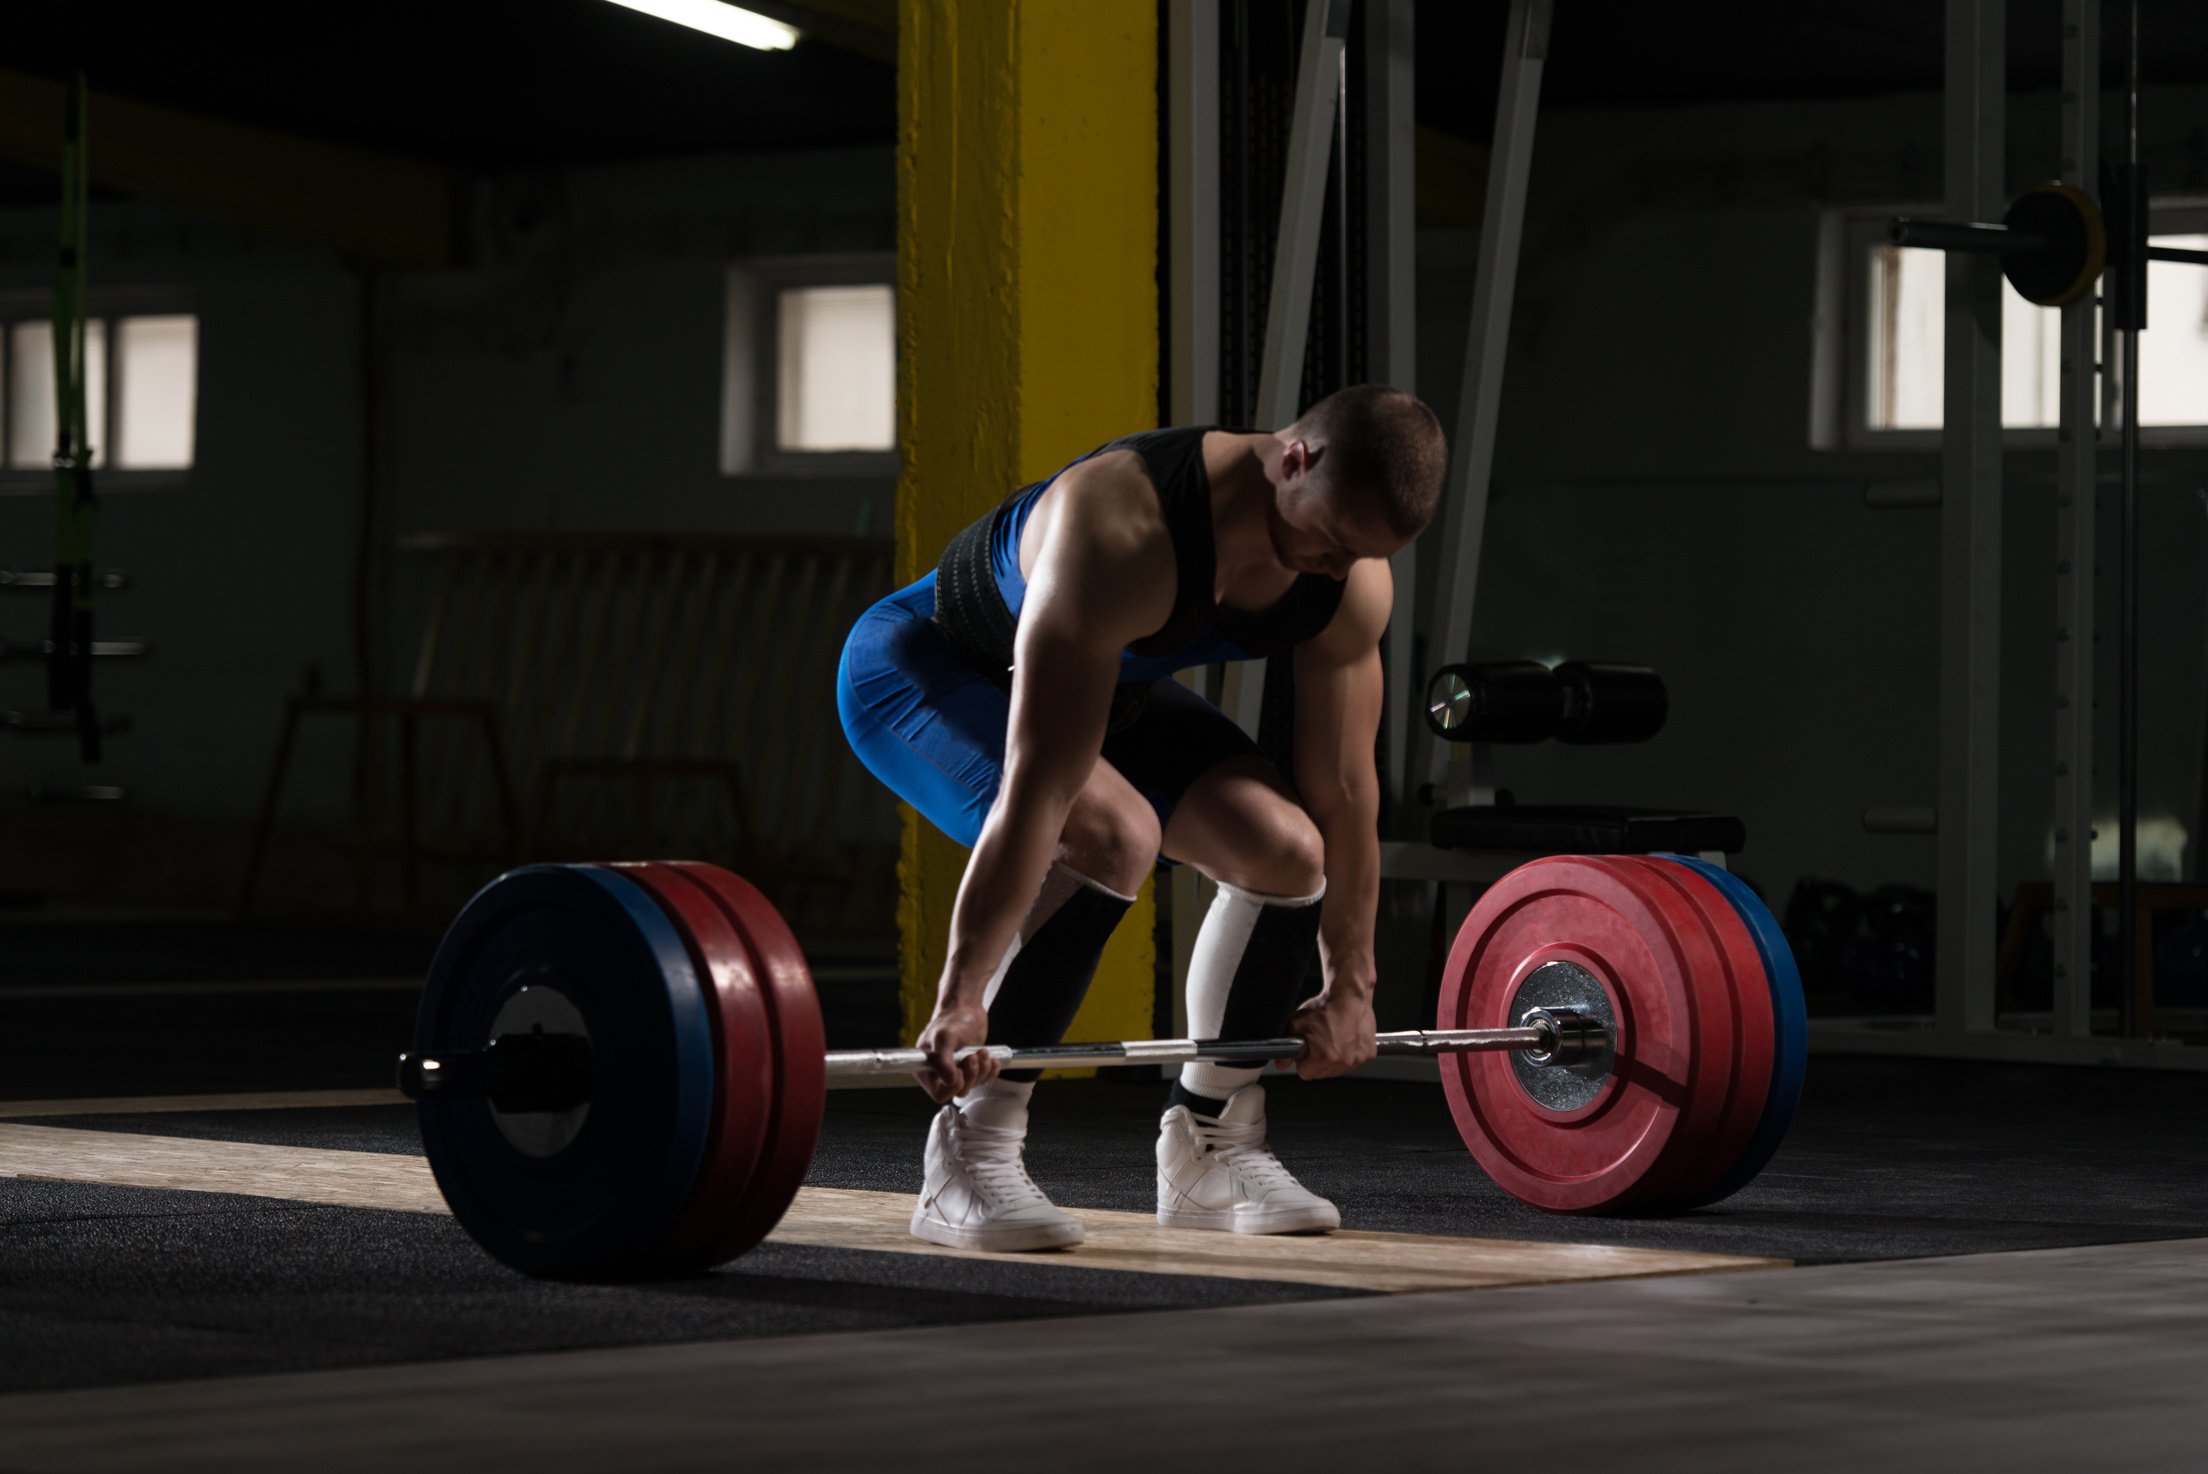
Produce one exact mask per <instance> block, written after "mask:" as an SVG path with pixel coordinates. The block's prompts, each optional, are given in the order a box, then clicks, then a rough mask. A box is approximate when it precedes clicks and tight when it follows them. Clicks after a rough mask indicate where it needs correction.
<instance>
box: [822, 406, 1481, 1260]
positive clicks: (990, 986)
mask: <svg viewBox="0 0 2208 1474" xmlns="http://www.w3.org/2000/svg"><path fill="white" fill-rule="evenodd" d="M1446 466H1447V451H1446V447H1445V444H1444V440H1443V436H1442V432H1441V427H1440V424H1439V422H1438V421H1437V420H1436V419H1435V418H1434V415H1433V412H1432V411H1431V410H1429V409H1428V408H1427V407H1426V406H1425V405H1424V404H1422V403H1420V402H1419V401H1418V400H1417V399H1416V398H1414V397H1413V396H1411V395H1409V394H1406V393H1403V392H1401V391H1399V390H1394V389H1388V388H1383V387H1378V386H1362V387H1358V388H1353V389H1345V390H1343V391H1341V392H1339V393H1337V394H1334V395H1331V396H1329V397H1328V398H1326V399H1324V400H1322V401H1320V402H1319V403H1318V404H1316V405H1314V406H1313V407H1312V408H1311V409H1310V410H1309V411H1307V412H1306V413H1305V414H1304V415H1303V417H1302V418H1301V419H1299V420H1297V421H1296V423H1295V424H1293V425H1290V426H1289V427H1287V428H1286V429H1283V430H1280V431H1277V432H1272V433H1262V432H1261V433H1239V432H1234V431H1227V430H1218V429H1210V428H1193V429H1168V430H1155V431H1148V432H1144V433H1140V434H1135V435H1130V436H1126V437H1123V438H1122V439H1119V440H1114V441H1112V442H1110V443H1109V444H1107V445H1105V446H1103V447H1101V448H1100V449H1098V450H1096V451H1093V452H1091V453H1090V454H1088V455H1086V456H1083V457H1081V458H1080V459H1079V460H1077V461H1075V462H1073V463H1072V464H1070V465H1068V466H1066V467H1065V468H1063V469H1062V470H1060V471H1059V472H1058V473H1057V474H1055V475H1053V476H1051V477H1050V478H1048V479H1046V480H1043V481H1039V482H1036V483H1034V484H1033V485H1031V486H1027V487H1024V488H1022V489H1021V490H1019V491H1017V492H1015V493H1013V494H1012V496H1011V497H1009V498H1008V499H1007V500H1006V501H1005V502H1004V503H1003V504H1001V505H1000V506H999V507H998V508H997V509H996V510H995V511H994V512H992V513H990V514H989V515H987V516H985V517H983V518H981V519H980V520H979V521H977V522H975V523H974V524H973V525H972V526H970V527H969V528H967V529H966V530H965V531H964V532H962V533H960V534H959V535H958V536H956V537H954V538H952V539H951V541H950V544H949V545H948V547H947V548H946V550H945V552H944V554H943V557H942V560H941V562H940V563H939V565H938V566H937V568H936V570H935V571H934V572H933V573H930V574H928V575H927V576H926V577H923V578H921V579H920V580H918V581H917V582H915V583H913V584H912V585H911V586H909V587H907V588H905V589H902V590H899V591H898V592H897V593H895V594H892V595H890V596H889V597H888V598H886V599H884V600H882V601H881V602H880V603H878V604H876V605H875V606H874V607H873V608H872V609H870V610H868V611H867V613H866V614H865V615H864V616H862V617H861V618H860V620H859V622H858V623H857V625H856V626H855V627H854V628H853V630H852V632H851V635H850V637H849V639H848V641H847V642H846V644H845V646H844V651H843V659H842V663H841V666H840V668H839V670H838V674H837V688H836V689H837V702H838V707H839V710H840V711H841V714H842V718H843V725H844V731H845V733H846V735H847V736H848V737H849V738H850V741H851V745H852V747H853V749H854V750H855V751H856V752H857V754H858V756H859V758H860V760H861V761H862V762H864V763H865V764H866V766H867V767H868V768H869V769H870V770H872V771H873V772H874V774H875V775H876V776H877V777H879V778H880V779H881V780H882V781H883V782H884V783H886V784H888V785H889V787H890V788H891V789H893V790H895V792H896V793H897V794H898V795H899V796H900V797H902V798H903V799H904V800H905V801H906V802H908V803H910V804H912V806H913V807H914V808H916V809H917V810H919V811H920V813H921V814H923V815H924V816H926V817H927V819H928V820H929V821H930V822H932V823H933V824H935V825H936V827H937V828H939V829H941V830H942V831H943V832H944V833H945V834H947V835H949V836H951V837H952V838H953V839H956V840H958V841H959V842H960V843H962V844H964V845H966V846H968V847H969V848H970V849H971V850H972V851H973V855H972V858H971V860H970V861H969V862H968V865H967V868H966V873H965V877H964V879H963V880H962V881H961V883H960V886H959V893H958V898H957V903H956V906H955V908H954V910H953V912H952V917H951V932H950V946H949V951H948V954H947V960H946V962H945V965H944V969H943V974H942V977H941V979H940V980H939V982H938V985H937V1001H936V1010H935V1015H934V1017H933V1018H932V1019H931V1020H930V1021H929V1023H928V1026H927V1028H926V1029H925V1030H924V1031H923V1032H922V1034H921V1036H920V1040H919V1044H920V1048H921V1050H922V1051H923V1052H924V1053H925V1055H926V1056H927V1057H928V1060H929V1063H928V1065H927V1067H926V1068H924V1069H922V1070H921V1071H920V1072H919V1075H918V1078H919V1080H920V1082H921V1084H922V1085H923V1086H924V1087H925V1088H926V1089H927V1091H928V1093H929V1095H930V1096H931V1097H933V1098H934V1099H935V1100H937V1101H938V1102H941V1103H942V1104H943V1109H942V1110H941V1111H940V1112H939V1113H938V1114H937V1115H936V1117H935V1119H934V1121H933V1123H932V1124H931V1126H930V1129H929V1133H928V1141H927V1147H926V1154H925V1158H926V1178H925V1185H924V1186H923V1188H922V1190H921V1194H920V1200H919V1203H918V1204H917V1206H916V1207H915V1209H914V1212H913V1216H912V1232H913V1233H914V1234H915V1235H916V1236H918V1237H920V1238H922V1239H926V1240H928V1241H931V1242H934V1243H939V1244H945V1245H950V1246H953V1247H959V1248H977V1249H998V1250H1007V1249H1043V1248H1055V1247H1062V1246H1065V1245H1069V1244H1074V1243H1078V1242H1080V1240H1081V1226H1080V1224H1079V1222H1078V1221H1077V1220H1075V1219H1074V1218H1073V1217H1071V1216H1070V1215H1068V1214H1066V1213H1063V1212H1061V1211H1059V1210H1058V1209H1057V1208H1056V1207H1055V1206H1053V1205H1052V1204H1051V1203H1050V1201H1049V1199H1048V1198H1047V1197H1046V1196H1044V1194H1043V1193H1042V1191H1041V1190H1040V1189H1039V1188H1038V1187H1036V1185H1035V1184H1034V1182H1033V1180H1032V1179H1031V1178H1029V1176H1028V1174H1027V1171H1026V1168H1025V1166H1024V1163H1023V1161H1022V1148H1023V1145H1024V1141H1025V1137H1026V1130H1027V1117H1028V1105H1029V1100H1030V1097H1031V1095H1032V1093H1033V1090H1034V1080H1035V1073H1034V1072H1031V1071H1016V1072H1011V1073H1008V1074H1005V1075H1003V1076H1001V1077H1000V1075H999V1066H998V1064H997V1062H996V1060H995V1059H994V1058H993V1057H992V1056H990V1055H988V1054H986V1053H978V1052H977V1053H970V1054H967V1055H965V1056H963V1057H960V1055H959V1051H960V1050H961V1049H962V1048H966V1047H968V1046H972V1045H978V1044H981V1043H984V1042H986V1041H994V1042H1007V1041H1009V1042H1018V1043H1033V1042H1049V1041H1054V1040H1058V1039H1061V1038H1063V1037H1064V1035H1065V1032H1066V1030H1067V1028H1068V1026H1069V1025H1070V1024H1071V1023H1072V1020H1073V1016H1074V1012H1075V1010H1076V1009H1077V1008H1078V1007H1079V1006H1080V1003H1081V999H1082V996H1083V994H1084V993H1085V992H1086V991H1087V988H1088V984H1089V980H1090V977H1091V976H1092V974H1093V973H1094V971H1095V968H1096V965H1097V960H1098V958H1099V956H1100V954H1101V953H1102V950H1103V947H1104V944H1105V942H1106V940H1107V939H1108V938H1109V937H1110V935H1111V933H1112V930H1113V928H1114V927H1115V926H1117V924H1118V923H1119V920H1120V918H1121V917H1122V916H1123V915H1125V913H1126V911H1127V908H1128V907H1129V906H1130V905H1131V904H1132V902H1133V896H1134V893H1135V891H1136V890H1137V889H1138V888H1139V887H1140V885H1141V883H1142V880H1143V877H1144V876H1146V875H1147V874H1149V872H1150V870H1151V868H1152V866H1153V865H1154V864H1155V863H1157V862H1158V861H1159V860H1160V859H1163V860H1165V861H1167V862H1170V863H1179V864H1188V865H1193V866H1194V867H1195V868H1196V869H1198V870H1199V871H1201V872H1202V873H1204V874H1205V875H1207V876H1209V877H1210V878H1211V879H1212V880H1214V881H1215V882H1217V883H1218V886H1219V892H1218V896H1217V898H1216V899H1215V901H1214V902H1213V904H1212V906H1211V908H1210V910H1209V912H1208V913H1207V914H1206V916H1205V917H1204V921H1203V924H1202V927H1201V929H1200V930H1199V932H1198V934H1197V939H1196V946H1195V952H1194V955H1193V957H1192V959H1191V962H1190V967H1189V981H1188V1000H1187V1001H1188V1019H1189V1030H1190V1032H1191V1034H1193V1035H1194V1036H1196V1037H1199V1038H1215V1037H1222V1036H1233V1037H1257V1038H1263V1037H1271V1036H1276V1035H1279V1034H1281V1033H1283V1032H1284V1031H1285V1032H1289V1033H1293V1034H1294V1035H1297V1036H1300V1037H1301V1038H1302V1039H1303V1040H1304V1041H1305V1046H1306V1047H1305V1053H1304V1055H1303V1057H1302V1059H1301V1060H1300V1061H1299V1064H1298V1069H1299V1070H1300V1071H1301V1073H1302V1074H1304V1075H1305V1076H1306V1077H1308V1078H1313V1079H1317V1078H1323V1077H1326V1076H1329V1075H1337V1074H1341V1073H1343V1072H1344V1071H1347V1070H1350V1069H1353V1068H1355V1067H1356V1066H1357V1065H1359V1064H1362V1063H1363V1062H1364V1061H1366V1060H1367V1059H1370V1058H1371V1057H1372V1056H1373V1052H1374V1043H1373V1039H1374V1023H1373V1009H1372V990H1373V986H1374V983H1375V981H1376V976H1375V967H1374V961H1373V940H1372V939H1373V921H1374V911H1375V907H1376V904H1377V900H1378V895H1379V844H1378V804H1379V780H1378V775H1377V773H1376V772H1375V769H1374V760H1373V755H1374V750H1375V739H1376V737H1377V733H1378V728H1379V720H1380V709H1381V673H1380V658H1379V648H1378V647H1379V639H1380V635H1381V632H1382V630H1383V629H1385V627H1386V625H1387V622H1388V617H1389V614H1390V612H1391V609H1392V605H1393V589H1392V584H1391V581H1390V578H1389V572H1388V563H1387V559H1388V558H1389V556H1390V555H1392V554H1393V553H1395V552H1396V551H1397V550H1398V549H1400V548H1402V547H1403V546H1404V545H1405V544H1407V543H1408V542H1409V541H1410V540H1411V539H1412V538H1413V537H1415V536H1416V535H1417V534H1418V533H1419V531H1420V530H1421V529H1423V528H1424V527H1425V525H1426V524H1427V522H1428V521H1429V520H1430V519H1431V517H1432V515H1433V511H1434V507H1435V504H1436V502H1437V501H1438V500H1439V497H1440V494H1441V487H1442V481H1443V476H1444V474H1445V471H1446ZM1274 654H1283V655H1291V654H1292V658H1293V660H1294V662H1295V666H1294V670H1295V686H1296V709H1295V728H1294V760H1293V764H1292V766H1293V769H1294V771H1293V773H1292V774H1291V775H1284V774H1282V773H1281V772H1280V771H1279V770H1278V769H1277V768H1276V767H1275V766H1274V765H1273V764H1272V763H1271V762H1270V761H1269V760H1267V759H1266V758H1265V757H1263V756H1262V755H1261V754H1260V753H1259V752H1258V750H1257V747H1256V744H1255V743H1253V742H1252V741H1251V740H1250V738H1249V736H1248V735H1247V734H1246V733H1244V732H1243V731H1242V730H1241V728H1239V727H1238V726H1236V725H1235V723H1234V722H1233V721H1232V720H1230V719H1229V718H1228V717H1227V716H1226V715H1225V714H1224V713H1222V712H1221V711H1219V710H1218V709H1217V708H1216V707H1214V706H1212V705H1211V704H1210V703H1209V702H1207V701H1205V700H1204V699H1203V698H1202V697H1200V696H1198V695H1197V694H1196V693H1194V692H1193V691H1190V690H1189V689H1187V688H1186V687H1184V686H1182V685H1180V684H1178V683H1176V682H1174V681H1172V680H1170V679H1168V678H1169V677H1170V676H1171V675H1172V674H1173V673H1174V672H1175V671H1178V670H1182V669H1186V668H1189V667H1192V666H1199V665H1206V664H1210V663H1212V662H1215V661H1224V660H1247V659H1254V658H1258V657H1262V656H1267V655H1274ZM1291 779H1292V781H1291ZM1314 941H1316V942H1317V944H1318V948H1319V955H1320V959H1321V964H1322V980H1321V985H1320V987H1319V990H1318V992H1317V994H1316V995H1315V996H1313V997H1311V998H1309V999H1308V1000H1306V999H1305V998H1304V997H1303V993H1304V985H1305V978H1306V972H1307V967H1308V960H1309V956H1310V953H1311V949H1312V945H1313V942H1314ZM1258 1073H1259V1071H1258V1069H1256V1068H1250V1067H1238V1066H1234V1065H1228V1064H1223V1063H1217V1062H1199V1063H1191V1064H1187V1065H1184V1066H1183V1067H1182V1070H1181V1075H1180V1078H1179V1080H1178V1081H1177V1082H1176V1083H1175V1085H1174V1086H1173V1088H1172V1092H1171V1096H1170V1099H1169V1101H1168V1104H1167V1108H1166V1110H1165V1113H1164V1116H1163V1119H1162V1120H1161V1122H1160V1124H1159V1136H1158V1144H1157V1163H1158V1220H1159V1222H1160V1223H1163V1224H1167V1225H1170V1226H1176V1227H1184V1228H1209V1229H1224V1230H1231V1231H1234V1232H1238V1233H1289V1232H1311V1231H1320V1230H1326V1229H1332V1228H1335V1227H1338V1226H1339V1225H1340V1222H1341V1218H1340V1214H1339V1213H1338V1212H1337V1211H1336V1210H1335V1207H1334V1205H1333V1204H1332V1203H1330V1202H1328V1201H1326V1200H1325V1199H1324V1198H1321V1197H1319V1196H1318V1195H1317V1194H1315V1193H1312V1192H1311V1191H1309V1190H1308V1189H1306V1188H1304V1187H1303V1186H1302V1184H1300V1183H1299V1182H1297V1181H1296V1179H1295V1178H1294V1176H1293V1175H1291V1174H1290V1173H1289V1172H1288V1170H1287V1169H1286V1168H1285V1167H1283V1166H1282V1165H1281V1164H1280V1162H1279V1160H1278V1159H1277V1158H1276V1157H1275V1156H1274V1155H1273V1153H1272V1150H1271V1148H1270V1145H1269V1143H1268V1141H1267V1137H1266V1130H1265V1105H1264V1090H1263V1087H1262V1086H1260V1085H1258V1084H1257V1083H1256V1081H1257V1076H1258Z"/></svg>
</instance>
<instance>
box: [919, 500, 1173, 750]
mask: <svg viewBox="0 0 2208 1474" xmlns="http://www.w3.org/2000/svg"><path fill="white" fill-rule="evenodd" d="M1017 500H1018V498H1017V497H1016V496H1015V497H1012V498H1008V499H1007V500H1005V501H1004V502H1002V503H1000V504H999V505H998V507H997V509H996V510H995V511H993V512H991V513H990V514H989V515H988V516H986V517H980V518H976V519H975V520H974V521H973V522H971V523H968V524H967V526H966V528H965V529H964V530H963V531H961V532H960V533H959V534H958V535H957V536H956V537H953V538H952V539H951V540H950V542H949V544H948V545H946V546H945V547H944V549H943V557H942V558H941V559H940V560H939V561H938V562H937V563H936V565H935V622H936V624H937V626H939V627H940V628H941V629H942V631H943V633H944V635H945V637H946V638H947V639H948V640H949V641H950V645H951V649H952V650H953V651H954V652H956V653H957V655H958V658H959V659H960V660H961V661H963V662H964V663H965V664H966V665H967V666H968V667H969V668H971V669H972V670H973V671H974V672H975V673H976V674H978V675H980V676H982V677H984V678H986V679H987V680H988V681H989V682H990V684H992V685H994V686H995V687H996V688H997V689H998V690H1000V691H1004V692H1007V693H1009V692H1010V691H1011V690H1012V654H1013V650H1012V646H1013V640H1014V638H1015V636H1016V635H1017V634H1018V631H1019V619H1018V617H1017V616H1016V615H1014V614H1013V613H1012V608H1011V606H1010V605H1009V604H1006V603H1005V602H1004V590H1003V589H1001V588H999V587H998V586H997V570H996V559H995V553H994V549H995V547H996V540H997V531H998V528H999V527H1000V526H1001V525H1002V522H1003V519H1004V517H1005V516H1006V515H1007V514H1008V513H1009V512H1010V511H1011V508H1012V505H1013V502H1015V501H1017ZM1149 696H1150V684H1149V682H1147V681H1143V682H1132V683H1125V684H1122V685H1119V686H1116V687H1114V688H1113V690H1112V710H1111V715H1110V717H1109V718H1108V719H1107V720H1106V722H1105V726H1104V732H1105V735H1106V736H1110V735H1112V734H1113V733H1116V732H1121V731H1124V730H1125V729H1126V728H1128V727H1130V726H1132V725H1134V722H1135V720H1136V719H1137V718H1138V717H1140V716H1141V715H1142V712H1143V708H1144V707H1145V706H1146V705H1148V704H1149Z"/></svg>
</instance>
